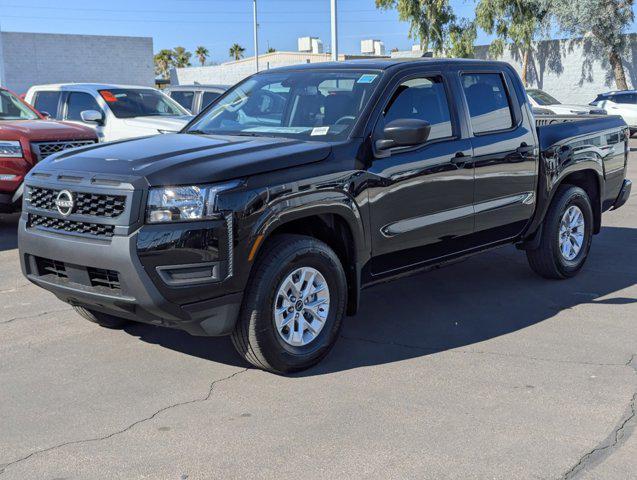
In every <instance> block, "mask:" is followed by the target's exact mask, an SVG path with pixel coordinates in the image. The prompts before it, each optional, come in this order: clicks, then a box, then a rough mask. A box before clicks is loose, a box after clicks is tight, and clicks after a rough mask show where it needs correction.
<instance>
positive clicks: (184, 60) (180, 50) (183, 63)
mask: <svg viewBox="0 0 637 480" xmlns="http://www.w3.org/2000/svg"><path fill="white" fill-rule="evenodd" d="M190 57H192V53H190V52H189V51H188V50H186V49H185V48H184V47H175V48H174V49H173V59H174V60H173V61H174V63H175V67H176V68H184V67H189V66H190Z"/></svg>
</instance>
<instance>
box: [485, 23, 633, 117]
mask: <svg viewBox="0 0 637 480" xmlns="http://www.w3.org/2000/svg"><path fill="white" fill-rule="evenodd" d="M628 37H629V38H628V43H629V48H628V52H627V54H626V55H625V56H624V69H625V71H626V79H627V81H628V88H632V86H633V85H637V70H636V69H637V35H635V34H631V35H629V36H628ZM588 51H589V50H587V48H586V47H585V46H584V45H583V44H582V42H581V41H575V42H571V41H569V40H562V41H560V40H549V41H543V42H539V43H538V44H537V47H536V49H535V52H534V54H533V56H532V62H531V63H530V65H529V70H528V74H527V80H528V86H529V88H540V89H542V90H545V91H546V92H547V93H549V94H551V95H552V96H554V97H555V98H557V99H558V100H559V101H561V102H562V103H576V104H588V103H589V102H591V101H592V100H593V99H594V98H595V97H596V96H597V94H598V93H603V92H607V91H609V90H615V89H616V88H617V87H616V85H615V80H614V77H613V76H612V71H611V67H610V65H609V64H608V59H607V58H606V57H605V56H603V55H601V56H594V55H589V54H587V52H588ZM476 57H477V58H489V55H488V47H487V46H480V47H476ZM498 60H503V61H505V62H508V63H510V64H511V65H513V66H514V67H515V68H516V70H517V71H518V73H520V74H521V71H522V58H521V55H520V54H519V53H518V52H517V51H511V50H510V49H508V48H505V53H504V56H503V57H501V58H498Z"/></svg>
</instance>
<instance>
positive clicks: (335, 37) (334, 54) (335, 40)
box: [331, 0, 338, 62]
mask: <svg viewBox="0 0 637 480" xmlns="http://www.w3.org/2000/svg"><path fill="white" fill-rule="evenodd" d="M331 9H332V12H331V13H332V61H334V62H337V61H338V35H337V32H336V0H331Z"/></svg>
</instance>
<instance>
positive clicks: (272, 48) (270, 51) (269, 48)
mask: <svg viewBox="0 0 637 480" xmlns="http://www.w3.org/2000/svg"><path fill="white" fill-rule="evenodd" d="M274 52H276V48H274V47H268V50H267V51H266V52H265V53H274Z"/></svg>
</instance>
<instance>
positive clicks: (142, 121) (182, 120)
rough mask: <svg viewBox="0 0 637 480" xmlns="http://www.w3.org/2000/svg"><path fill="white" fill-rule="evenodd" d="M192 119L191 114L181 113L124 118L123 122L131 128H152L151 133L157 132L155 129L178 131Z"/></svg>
mask: <svg viewBox="0 0 637 480" xmlns="http://www.w3.org/2000/svg"><path fill="white" fill-rule="evenodd" d="M192 119H193V116H192V115H182V116H179V117H161V116H154V117H133V118H127V119H125V120H124V124H125V125H128V126H129V127H132V128H141V129H147V130H152V131H153V133H157V130H165V131H167V132H178V131H179V130H181V129H182V128H184V126H185V125H186V124H187V123H188V122H189V121H190V120H192Z"/></svg>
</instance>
